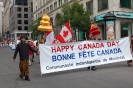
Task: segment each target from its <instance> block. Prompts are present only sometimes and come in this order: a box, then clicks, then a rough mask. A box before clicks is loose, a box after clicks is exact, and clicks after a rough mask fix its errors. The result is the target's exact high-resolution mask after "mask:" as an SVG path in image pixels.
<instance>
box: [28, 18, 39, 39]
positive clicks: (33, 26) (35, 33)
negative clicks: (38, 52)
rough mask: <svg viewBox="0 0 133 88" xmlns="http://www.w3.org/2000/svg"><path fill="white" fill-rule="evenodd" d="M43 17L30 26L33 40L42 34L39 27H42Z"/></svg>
mask: <svg viewBox="0 0 133 88" xmlns="http://www.w3.org/2000/svg"><path fill="white" fill-rule="evenodd" d="M41 19H42V18H41V17H40V18H38V19H37V20H35V21H34V22H33V23H32V24H30V25H29V29H30V30H29V31H32V34H33V39H36V38H37V36H38V35H40V34H41V33H42V32H41V31H38V30H37V29H38V26H39V25H40V21H41Z"/></svg>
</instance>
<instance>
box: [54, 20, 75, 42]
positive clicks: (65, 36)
mask: <svg viewBox="0 0 133 88" xmlns="http://www.w3.org/2000/svg"><path fill="white" fill-rule="evenodd" d="M72 36H73V33H72V30H71V27H70V22H67V23H66V24H65V26H64V27H63V28H62V30H61V32H60V34H58V35H57V36H56V38H57V39H58V40H59V41H60V42H61V43H66V41H67V40H69V39H70V38H72Z"/></svg>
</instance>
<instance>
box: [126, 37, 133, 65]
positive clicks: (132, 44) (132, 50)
mask: <svg viewBox="0 0 133 88" xmlns="http://www.w3.org/2000/svg"><path fill="white" fill-rule="evenodd" d="M130 47H131V54H132V55H133V35H131V43H130ZM127 64H128V66H129V67H131V66H132V60H128V61H127Z"/></svg>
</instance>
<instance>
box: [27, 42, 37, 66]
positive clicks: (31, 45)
mask: <svg viewBox="0 0 133 88" xmlns="http://www.w3.org/2000/svg"><path fill="white" fill-rule="evenodd" d="M28 43H29V45H30V47H32V48H33V49H35V46H34V44H33V42H32V41H31V40H28ZM29 58H30V59H29V65H31V61H32V62H34V60H33V58H34V52H33V51H31V50H30V49H29Z"/></svg>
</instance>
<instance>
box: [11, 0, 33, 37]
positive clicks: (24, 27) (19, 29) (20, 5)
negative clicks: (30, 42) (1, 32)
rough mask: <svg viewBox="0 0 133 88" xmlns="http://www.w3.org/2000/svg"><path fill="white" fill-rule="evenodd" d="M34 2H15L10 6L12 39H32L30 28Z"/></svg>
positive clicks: (24, 0)
mask: <svg viewBox="0 0 133 88" xmlns="http://www.w3.org/2000/svg"><path fill="white" fill-rule="evenodd" d="M32 12H33V11H32V0H13V1H11V4H10V20H9V22H10V28H9V32H10V34H11V39H17V37H18V36H20V35H25V36H27V37H31V32H29V29H28V26H29V24H31V22H32V19H33V18H32Z"/></svg>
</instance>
